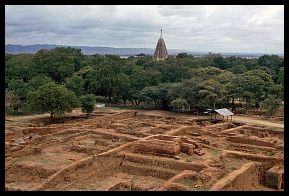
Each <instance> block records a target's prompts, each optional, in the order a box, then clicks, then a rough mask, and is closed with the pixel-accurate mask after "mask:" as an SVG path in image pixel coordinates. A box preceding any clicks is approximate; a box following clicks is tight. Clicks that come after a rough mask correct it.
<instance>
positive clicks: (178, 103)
mask: <svg viewBox="0 0 289 196" xmlns="http://www.w3.org/2000/svg"><path fill="white" fill-rule="evenodd" d="M171 105H172V106H173V108H174V109H177V110H180V109H184V108H186V107H187V106H188V105H189V104H188V103H187V101H186V100H185V99H181V98H177V99H175V100H173V101H172V102H171Z"/></svg>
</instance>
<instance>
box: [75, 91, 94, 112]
mask: <svg viewBox="0 0 289 196" xmlns="http://www.w3.org/2000/svg"><path fill="white" fill-rule="evenodd" d="M79 99H80V103H81V111H82V112H85V113H87V114H90V113H92V112H93V110H94V107H95V96H94V95H92V94H90V95H83V96H81V97H80V98H79Z"/></svg>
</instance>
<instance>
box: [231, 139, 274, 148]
mask: <svg viewBox="0 0 289 196" xmlns="http://www.w3.org/2000/svg"><path fill="white" fill-rule="evenodd" d="M226 139H227V140H228V141H229V142H235V143H243V144H251V145H256V146H267V147H275V144H274V143H271V142H267V141H263V140H258V139H253V138H243V137H227V138H226Z"/></svg>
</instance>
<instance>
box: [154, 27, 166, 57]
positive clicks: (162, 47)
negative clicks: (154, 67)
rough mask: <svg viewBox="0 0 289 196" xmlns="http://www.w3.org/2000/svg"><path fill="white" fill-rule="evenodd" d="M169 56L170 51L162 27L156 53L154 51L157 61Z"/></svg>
mask: <svg viewBox="0 0 289 196" xmlns="http://www.w3.org/2000/svg"><path fill="white" fill-rule="evenodd" d="M166 58H168V51H167V48H166V44H165V40H164V38H163V28H162V27H161V36H160V38H159V40H158V43H157V46H156V49H155V53H154V59H156V60H157V61H159V60H165V59H166Z"/></svg>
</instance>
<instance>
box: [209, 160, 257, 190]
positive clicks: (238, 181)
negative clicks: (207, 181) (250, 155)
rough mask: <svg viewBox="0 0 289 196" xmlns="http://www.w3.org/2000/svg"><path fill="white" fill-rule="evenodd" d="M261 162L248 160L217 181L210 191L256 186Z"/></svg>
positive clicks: (243, 188)
mask: <svg viewBox="0 0 289 196" xmlns="http://www.w3.org/2000/svg"><path fill="white" fill-rule="evenodd" d="M260 167H261V163H256V162H249V163H246V164H245V165H243V166H242V167H241V168H240V169H238V170H235V171H233V172H232V173H230V174H229V175H228V176H226V177H224V178H222V179H220V180H219V181H217V182H216V183H215V184H214V185H213V186H212V187H211V189H210V191H249V190H253V189H254V188H255V187H256V186H258V184H259V181H260V176H261V174H260Z"/></svg>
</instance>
